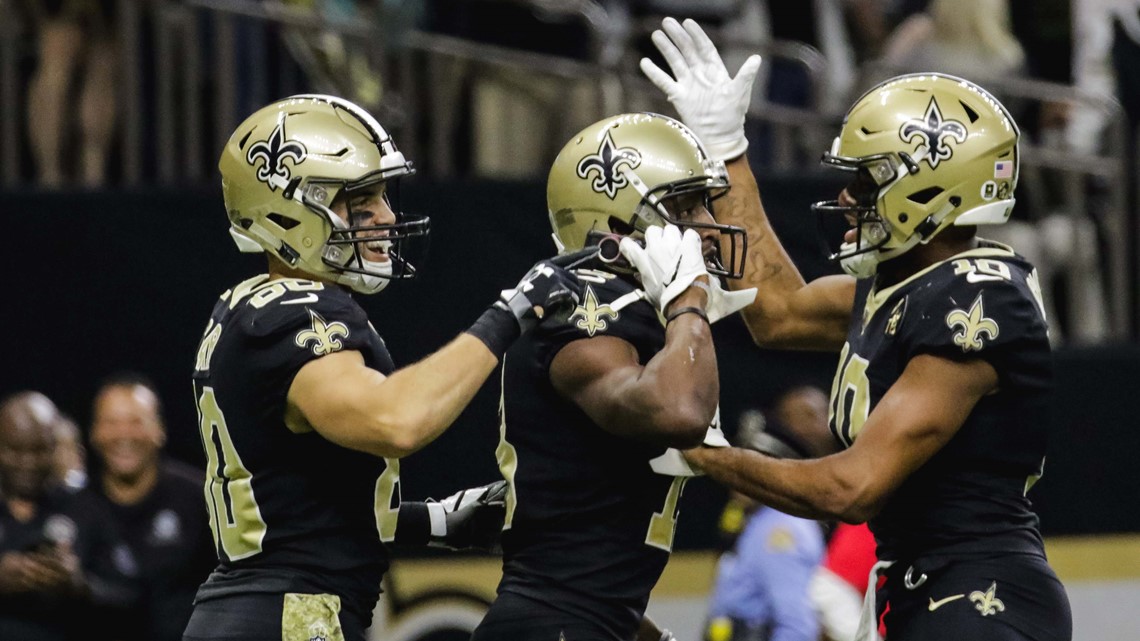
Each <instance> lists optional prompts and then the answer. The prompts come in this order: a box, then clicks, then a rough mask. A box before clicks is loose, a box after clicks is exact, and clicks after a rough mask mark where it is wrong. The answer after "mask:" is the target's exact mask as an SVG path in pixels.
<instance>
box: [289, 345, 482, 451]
mask: <svg viewBox="0 0 1140 641" xmlns="http://www.w3.org/2000/svg"><path fill="white" fill-rule="evenodd" d="M497 364H498V359H497V358H495V356H494V355H492V354H491V352H490V351H489V350H488V349H487V347H486V346H485V345H484V344H483V343H482V342H481V341H480V340H479V339H477V338H475V337H473V336H470V335H468V334H461V335H459V336H458V337H457V338H455V339H454V340H453V341H451V342H450V343H448V344H447V345H446V346H444V347H443V348H442V349H440V350H439V351H437V352H435V353H434V354H432V355H431V356H428V357H427V358H425V359H424V360H422V361H419V362H418V363H415V364H414V365H409V366H408V367H405V368H402V369H399V370H397V371H396V372H394V373H393V374H392V375H391V376H387V377H386V376H384V375H383V374H381V373H380V372H377V371H376V370H374V369H371V368H369V367H368V366H366V365H365V364H364V357H363V356H361V354H360V352H357V351H342V352H336V353H333V354H329V355H327V356H322V357H321V358H318V359H316V360H313V361H310V362H308V363H306V364H305V365H304V366H303V367H302V368H301V369H300V371H299V372H297V376H296V377H295V378H294V379H293V384H292V385H291V386H290V387H289V395H288V401H287V403H288V404H287V407H286V422H287V423H289V424H290V427H294V428H295V427H296V426H311V427H312V428H313V429H314V430H316V431H317V432H319V433H320V434H321V436H324V437H325V438H327V439H329V440H330V441H332V442H334V443H336V444H338V445H341V446H344V447H349V448H352V449H356V450H361V451H364V452H368V453H370V454H375V455H378V456H386V457H402V456H407V455H408V454H411V453H412V452H415V451H416V450H418V449H420V448H421V447H423V446H424V445H427V444H428V443H430V442H431V441H432V440H433V439H435V438H436V437H437V436H439V435H440V434H441V433H442V432H443V431H444V430H445V429H447V428H448V427H449V426H450V425H451V424H452V423H453V422H454V421H455V419H456V418H457V417H458V416H459V413H460V412H461V411H463V408H464V407H466V406H467V404H468V403H469V402H470V401H471V398H472V397H473V396H475V392H477V391H479V388H480V387H481V386H482V385H483V382H484V381H485V380H487V376H489V375H490V374H491V372H492V371H494V369H495V366H496V365H497Z"/></svg>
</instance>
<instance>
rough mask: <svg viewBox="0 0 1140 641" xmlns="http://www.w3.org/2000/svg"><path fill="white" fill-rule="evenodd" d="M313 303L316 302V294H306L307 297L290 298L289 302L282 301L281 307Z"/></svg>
mask: <svg viewBox="0 0 1140 641" xmlns="http://www.w3.org/2000/svg"><path fill="white" fill-rule="evenodd" d="M315 302H317V295H316V294H307V295H305V296H302V297H300V298H292V299H289V300H283V301H281V304H282V305H304V304H305V303H315Z"/></svg>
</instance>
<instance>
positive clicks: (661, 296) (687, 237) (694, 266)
mask: <svg viewBox="0 0 1140 641" xmlns="http://www.w3.org/2000/svg"><path fill="white" fill-rule="evenodd" d="M619 248H620V249H621V254H622V256H625V259H626V260H628V261H629V263H630V264H631V265H633V267H634V269H636V270H637V273H638V275H639V276H640V278H641V286H642V288H643V289H644V290H645V294H646V295H647V296H648V297H649V301H650V302H652V303H653V304H654V305H656V306H657V309H659V310H660V311H661V313H662V314H664V313H665V310H666V309H667V308H668V307H669V303H671V302H672V301H673V299H674V298H676V297H678V296H680V295H681V293H682V292H684V291H685V290H686V289H688V288H689V287H690V286H691V285H692V284H693V281H695V280H696V279H698V278H700V277H701V276H705V277H708V275H709V271H708V269H707V268H706V267H705V257H704V255H703V254H702V253H701V237H700V236H698V235H697V232H695V231H693V230H691V229H686V230H685V233H684V235H682V234H681V230H680V228H678V227H677V226H676V225H665V226H664V227H658V226H656V225H655V226H653V227H650V228H649V229H647V230H645V247H642V246H641V245H638V244H637V242H636V241H634V240H633V239H632V238H629V237H626V238H622V239H621V245H620V246H619Z"/></svg>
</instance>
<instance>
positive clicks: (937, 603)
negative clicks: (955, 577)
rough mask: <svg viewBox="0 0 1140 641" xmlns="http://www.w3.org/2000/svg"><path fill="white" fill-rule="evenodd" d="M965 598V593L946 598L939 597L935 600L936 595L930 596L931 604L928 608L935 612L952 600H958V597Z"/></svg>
mask: <svg viewBox="0 0 1140 641" xmlns="http://www.w3.org/2000/svg"><path fill="white" fill-rule="evenodd" d="M964 598H966V595H965V594H955V595H954V596H948V597H946V598H945V599H938V600H937V601H935V600H934V597H931V598H930V605H929V606H927V609H928V610H930V611H931V612H934V611H935V610H937V609H938V608H940V607H942V606H944V605H946V604H947V603H949V602H951V601H957V600H958V599H964Z"/></svg>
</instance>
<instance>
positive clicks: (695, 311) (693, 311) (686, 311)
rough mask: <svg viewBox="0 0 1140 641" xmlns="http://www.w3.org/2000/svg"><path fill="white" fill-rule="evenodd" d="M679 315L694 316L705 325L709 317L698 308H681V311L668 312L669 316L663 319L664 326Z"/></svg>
mask: <svg viewBox="0 0 1140 641" xmlns="http://www.w3.org/2000/svg"><path fill="white" fill-rule="evenodd" d="M681 314H696V315H697V316H700V317H701V318H703V319H704V320H705V322H706V323H708V322H709V315H708V314H706V313H705V310H703V309H701V308H700V307H682V308H681V309H675V310H673V311H671V312H669V315H668V316H666V317H665V324H666V325H668V324H669V323H671V322H673V320H674V319H675V318H677V317H678V316H680V315H681ZM710 324H711V323H710Z"/></svg>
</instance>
